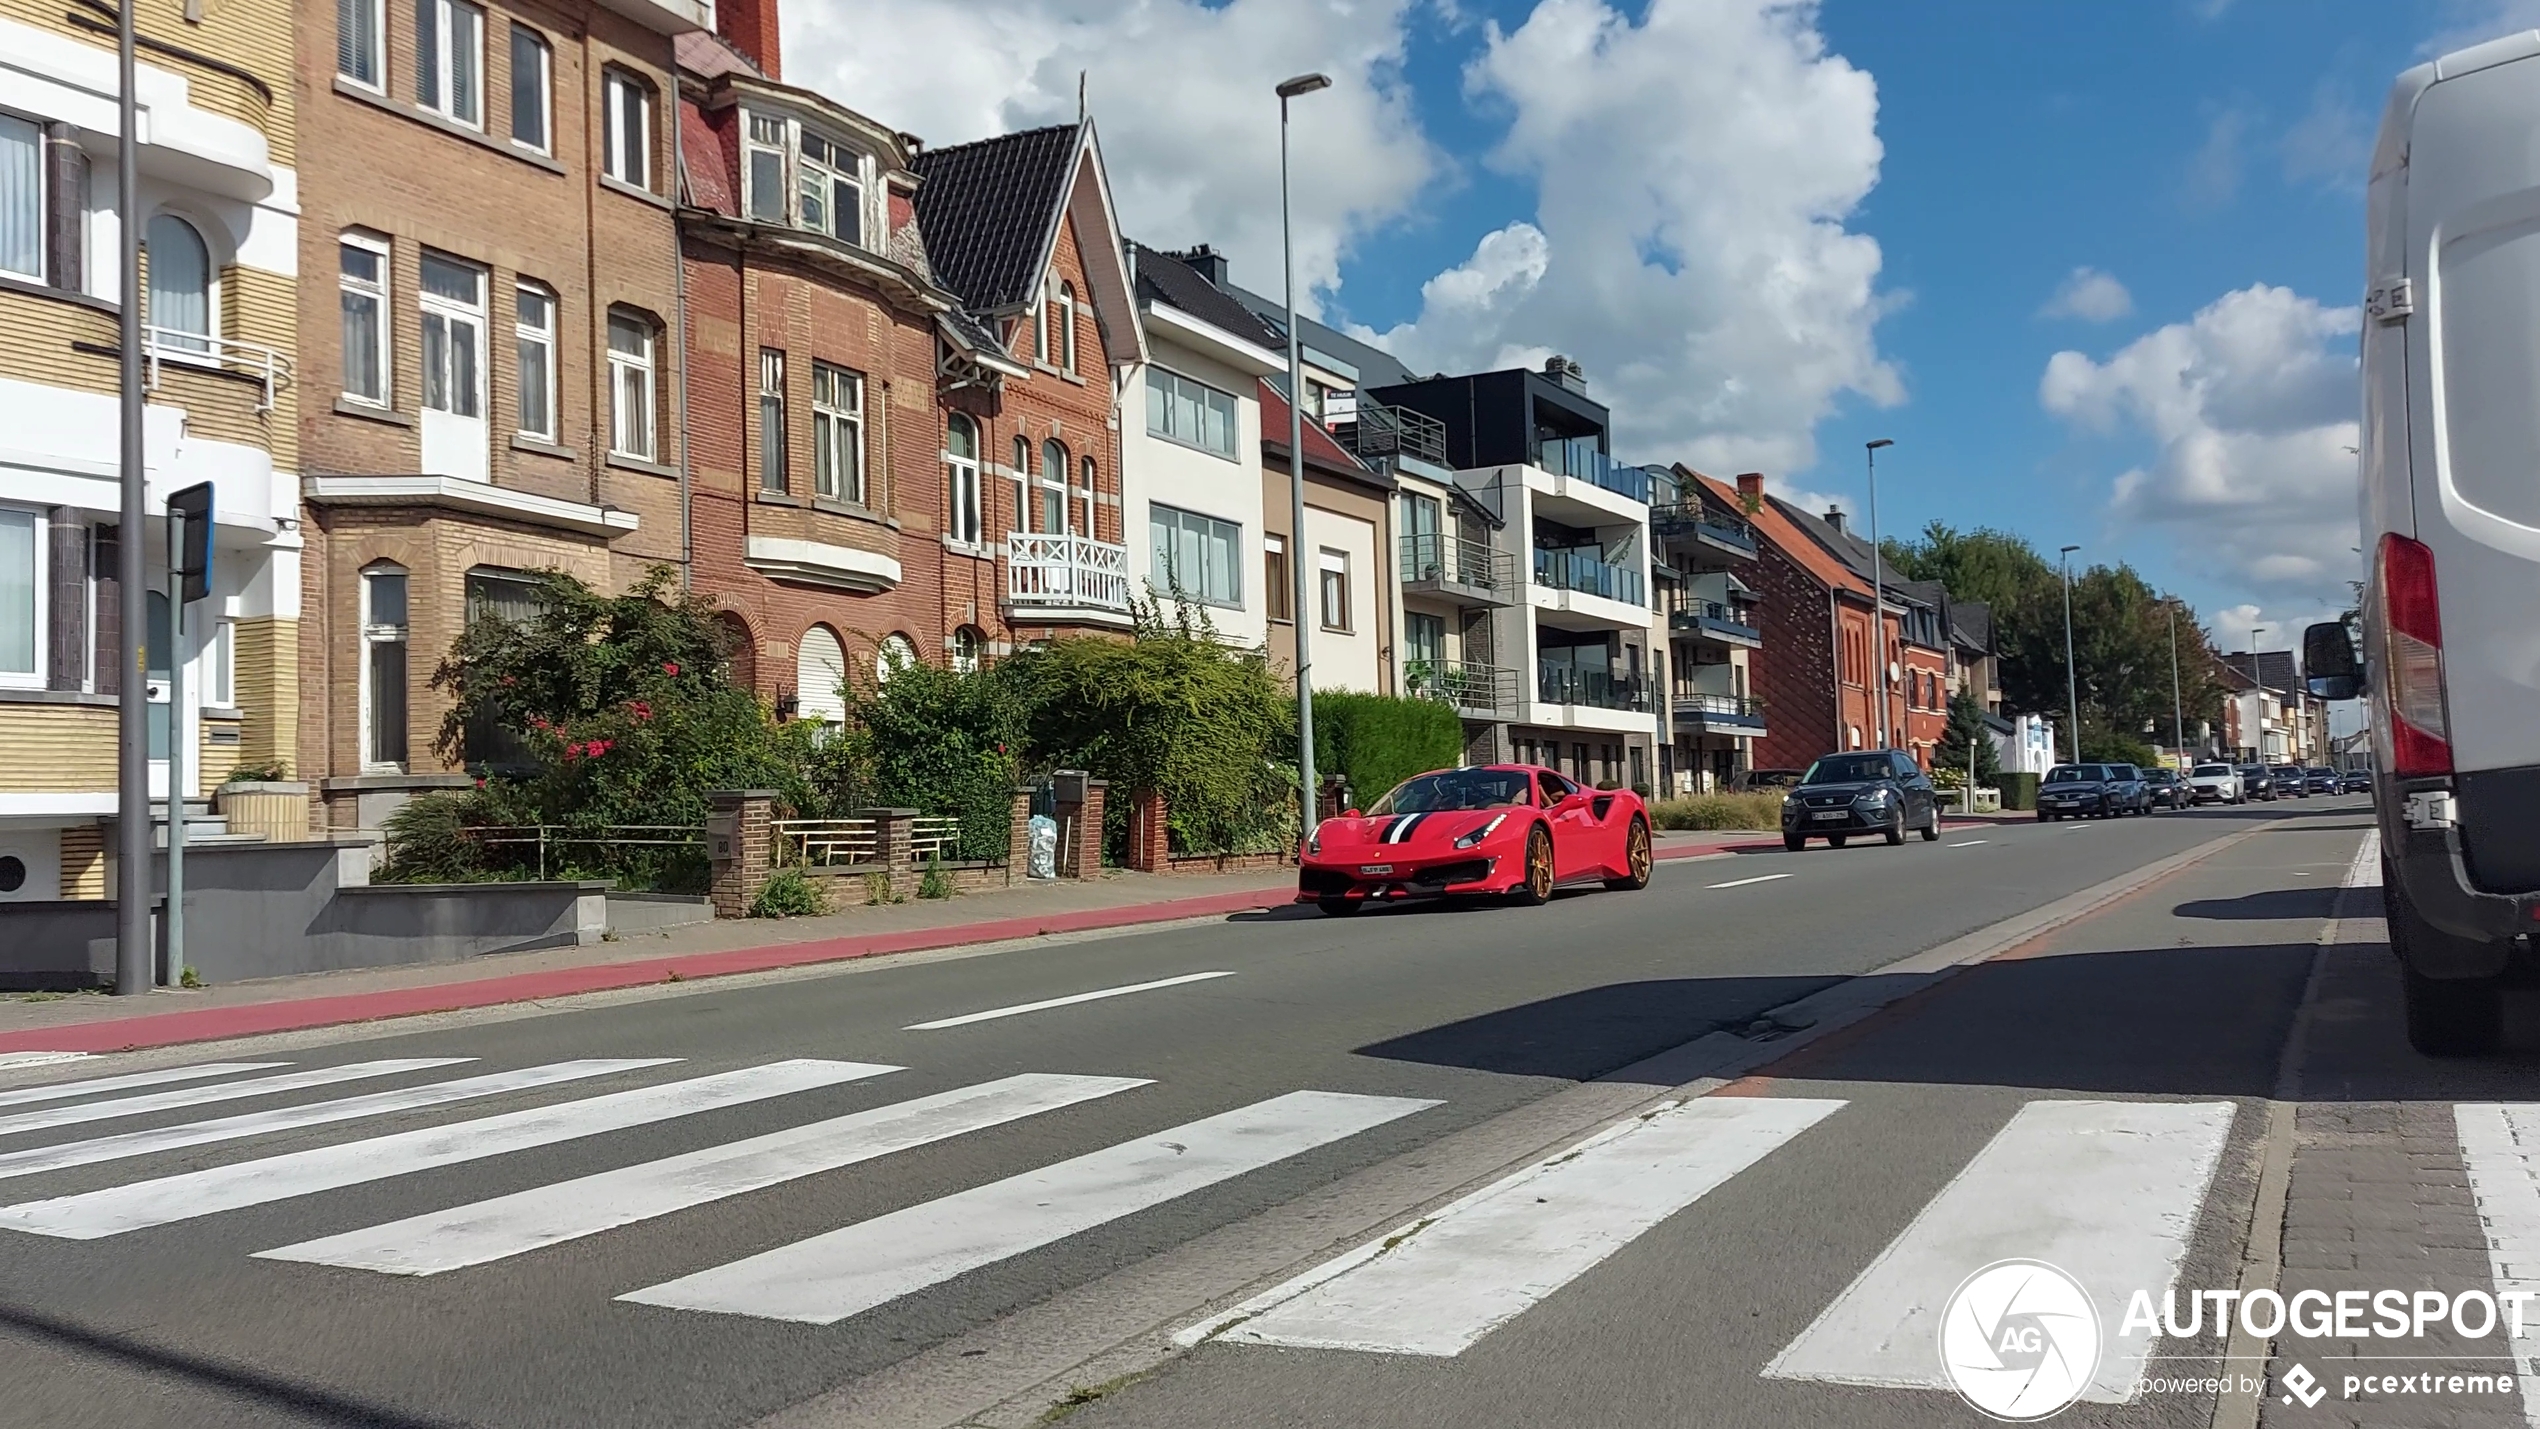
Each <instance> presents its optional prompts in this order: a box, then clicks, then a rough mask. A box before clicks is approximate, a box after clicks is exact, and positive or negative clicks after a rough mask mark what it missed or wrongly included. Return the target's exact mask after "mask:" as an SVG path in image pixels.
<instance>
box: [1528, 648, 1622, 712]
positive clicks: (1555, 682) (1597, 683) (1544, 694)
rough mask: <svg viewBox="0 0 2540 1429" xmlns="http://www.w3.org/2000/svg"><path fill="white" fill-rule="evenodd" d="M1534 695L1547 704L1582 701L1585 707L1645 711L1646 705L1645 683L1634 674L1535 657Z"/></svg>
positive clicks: (1540, 701)
mask: <svg viewBox="0 0 2540 1429" xmlns="http://www.w3.org/2000/svg"><path fill="white" fill-rule="evenodd" d="M1535 699H1536V701H1537V702H1538V703H1541V704H1547V705H1584V706H1586V707H1587V708H1589V709H1599V710H1626V711H1631V712H1635V713H1646V712H1647V711H1648V709H1649V685H1648V682H1647V681H1645V680H1642V679H1639V678H1637V677H1635V676H1630V675H1616V674H1613V673H1610V672H1608V671H1605V670H1594V669H1582V668H1580V667H1579V666H1576V665H1561V664H1554V663H1552V662H1550V661H1538V662H1537V663H1536V665H1535Z"/></svg>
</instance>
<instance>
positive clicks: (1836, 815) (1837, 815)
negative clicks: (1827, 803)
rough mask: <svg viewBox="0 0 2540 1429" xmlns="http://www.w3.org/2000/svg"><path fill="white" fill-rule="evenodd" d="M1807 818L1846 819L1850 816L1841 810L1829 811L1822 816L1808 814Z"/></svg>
mask: <svg viewBox="0 0 2540 1429" xmlns="http://www.w3.org/2000/svg"><path fill="white" fill-rule="evenodd" d="M1808 817H1810V818H1812V819H1848V818H1850V817H1852V816H1851V815H1850V814H1848V813H1846V812H1845V811H1843V810H1841V809H1829V810H1827V811H1826V812H1824V813H1822V814H1810V815H1809V816H1808Z"/></svg>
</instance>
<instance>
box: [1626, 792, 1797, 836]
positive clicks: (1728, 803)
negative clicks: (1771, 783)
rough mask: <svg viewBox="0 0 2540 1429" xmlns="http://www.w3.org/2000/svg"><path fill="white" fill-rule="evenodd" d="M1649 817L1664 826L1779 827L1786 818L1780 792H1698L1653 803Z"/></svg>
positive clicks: (1678, 827)
mask: <svg viewBox="0 0 2540 1429" xmlns="http://www.w3.org/2000/svg"><path fill="white" fill-rule="evenodd" d="M1649 817H1650V821H1651V822H1652V823H1655V824H1656V825H1657V826H1658V827H1660V828H1662V829H1777V828H1780V827H1781V822H1782V796H1781V795H1780V793H1779V792H1771V793H1766V792H1762V791H1758V792H1755V793H1748V794H1696V795H1693V796H1691V797H1690V798H1684V799H1668V800H1665V801H1663V802H1661V803H1656V804H1652V805H1650V806H1649Z"/></svg>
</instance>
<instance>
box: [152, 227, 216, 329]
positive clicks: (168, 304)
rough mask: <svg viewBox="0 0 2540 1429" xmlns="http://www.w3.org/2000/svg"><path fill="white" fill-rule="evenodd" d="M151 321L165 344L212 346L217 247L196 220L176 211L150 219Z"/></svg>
mask: <svg viewBox="0 0 2540 1429" xmlns="http://www.w3.org/2000/svg"><path fill="white" fill-rule="evenodd" d="M150 326H151V328H152V329H153V331H152V333H151V335H150V336H151V340H152V341H153V342H156V343H157V344H158V345H159V346H161V347H173V348H178V349H181V350H183V351H186V352H209V351H210V350H211V347H212V344H211V341H210V339H211V336H212V254H211V250H210V249H208V248H206V247H204V246H203V235H202V234H200V233H197V232H195V231H194V225H193V224H190V223H188V222H186V221H185V220H184V219H181V218H179V217H177V216H176V215H175V214H172V213H163V214H160V215H158V216H157V217H156V218H153V219H151V220H150Z"/></svg>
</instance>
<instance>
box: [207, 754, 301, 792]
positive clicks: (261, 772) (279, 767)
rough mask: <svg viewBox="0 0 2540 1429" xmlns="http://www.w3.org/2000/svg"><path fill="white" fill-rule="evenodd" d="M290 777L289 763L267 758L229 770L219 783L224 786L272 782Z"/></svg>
mask: <svg viewBox="0 0 2540 1429" xmlns="http://www.w3.org/2000/svg"><path fill="white" fill-rule="evenodd" d="M290 777H291V766H290V765H288V764H285V763H283V762H282V761H281V760H279V759H268V760H266V761H264V762H263V763H261V764H241V765H239V766H238V767H237V768H235V769H232V770H230V771H229V777H228V778H226V779H223V780H222V781H221V783H222V784H223V785H224V786H226V785H230V784H272V783H279V782H282V781H284V780H288V779H289V778H290Z"/></svg>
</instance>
